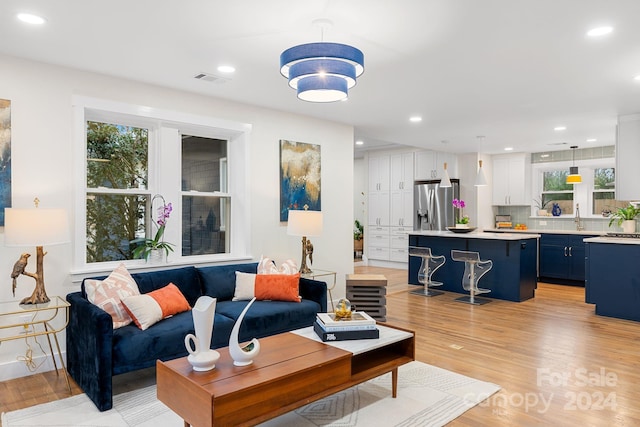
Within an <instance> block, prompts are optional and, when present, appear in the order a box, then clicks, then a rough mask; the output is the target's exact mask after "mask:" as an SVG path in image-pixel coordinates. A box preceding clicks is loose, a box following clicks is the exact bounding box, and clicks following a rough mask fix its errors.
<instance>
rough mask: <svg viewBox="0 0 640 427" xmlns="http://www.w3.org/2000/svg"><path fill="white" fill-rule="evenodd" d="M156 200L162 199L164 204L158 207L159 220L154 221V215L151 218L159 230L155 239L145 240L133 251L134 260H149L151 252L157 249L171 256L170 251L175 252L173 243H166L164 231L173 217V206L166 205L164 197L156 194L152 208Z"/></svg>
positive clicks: (152, 200)
mask: <svg viewBox="0 0 640 427" xmlns="http://www.w3.org/2000/svg"><path fill="white" fill-rule="evenodd" d="M156 199H160V200H161V202H162V204H161V205H160V206H159V207H158V210H157V215H158V218H157V220H154V219H153V214H152V216H151V221H153V224H154V225H155V226H156V228H157V231H156V234H155V236H154V237H153V239H148V238H146V239H144V241H143V243H142V244H141V245H139V246H138V247H137V248H135V249H134V250H133V256H134V258H142V257H144V258H145V259H148V258H149V254H151V251H153V250H157V249H161V250H164V251H165V252H166V254H167V255H169V252H170V251H171V252H173V247H172V246H174V245H173V243H169V242H165V241H164V230H165V227H166V226H167V220H168V219H169V217H170V216H171V211H172V210H173V207H172V206H171V203H166V202H165V200H164V197H162V196H161V195H159V194H156V195H155V196H153V198H152V199H151V206H153V202H154V201H155V200H156Z"/></svg>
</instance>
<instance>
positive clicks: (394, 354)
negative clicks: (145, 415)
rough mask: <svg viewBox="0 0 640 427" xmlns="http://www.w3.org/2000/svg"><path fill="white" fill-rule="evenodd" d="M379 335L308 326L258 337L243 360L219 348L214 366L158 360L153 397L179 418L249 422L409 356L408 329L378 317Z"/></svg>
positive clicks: (389, 368)
mask: <svg viewBox="0 0 640 427" xmlns="http://www.w3.org/2000/svg"><path fill="white" fill-rule="evenodd" d="M378 328H379V329H380V338H379V339H372V340H357V341H340V342H332V343H323V342H321V341H319V339H318V338H317V336H316V335H315V334H314V333H313V329H312V328H304V329H300V330H298V331H294V332H287V333H284V334H279V335H274V336H271V337H267V338H262V339H260V354H259V355H258V357H256V359H255V360H254V362H253V364H251V365H249V366H242V367H238V366H234V365H233V360H232V359H231V356H230V355H229V351H228V348H222V349H218V351H219V352H220V360H218V362H217V363H216V367H215V369H213V370H211V371H208V372H196V371H194V370H193V369H192V368H191V365H190V364H189V362H188V361H187V358H186V357H183V358H180V359H175V360H171V361H168V362H162V361H160V360H159V361H158V362H157V372H156V375H157V390H158V392H157V393H158V399H159V400H160V401H161V402H163V403H164V404H165V405H167V406H168V407H169V408H171V409H172V410H173V411H174V412H175V413H177V414H178V415H179V416H180V417H181V418H182V419H183V420H184V425H185V426H189V425H192V426H195V427H204V426H214V425H215V426H245V425H247V426H248V425H255V424H258V423H261V422H263V421H266V420H268V419H271V418H274V417H276V416H278V415H281V414H284V413H287V412H289V411H292V410H293V409H296V408H299V407H301V406H304V405H306V404H308V403H310V402H313V401H315V400H318V399H321V398H323V397H326V396H329V395H331V394H334V393H337V392H339V391H342V390H345V389H347V388H349V387H351V386H354V385H356V384H359V383H362V382H364V381H368V380H370V379H372V378H375V377H378V376H380V375H383V374H386V373H387V372H391V373H392V383H393V386H392V395H393V397H396V392H397V381H398V367H399V366H401V365H404V364H405V363H409V362H411V361H413V360H415V335H414V333H413V332H412V331H407V330H403V329H400V328H395V327H390V326H382V325H378Z"/></svg>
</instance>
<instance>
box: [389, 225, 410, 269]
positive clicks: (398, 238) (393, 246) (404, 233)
mask: <svg viewBox="0 0 640 427" xmlns="http://www.w3.org/2000/svg"><path fill="white" fill-rule="evenodd" d="M412 230H413V227H396V226H392V227H389V231H390V234H389V246H390V249H389V260H390V261H396V262H408V260H409V233H410V232H411V231H412Z"/></svg>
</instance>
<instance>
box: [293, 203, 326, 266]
mask: <svg viewBox="0 0 640 427" xmlns="http://www.w3.org/2000/svg"><path fill="white" fill-rule="evenodd" d="M305 207H306V206H305ZM287 234H288V235H290V236H302V262H301V263H300V270H299V271H300V273H302V274H308V273H311V269H310V268H309V267H308V266H307V256H308V257H309V263H310V264H311V263H313V245H312V244H311V240H309V239H308V238H307V237H308V236H319V235H321V234H322V212H320V211H309V210H306V209H305V210H289V218H288V223H287Z"/></svg>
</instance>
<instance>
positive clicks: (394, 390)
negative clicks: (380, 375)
mask: <svg viewBox="0 0 640 427" xmlns="http://www.w3.org/2000/svg"><path fill="white" fill-rule="evenodd" d="M397 396H398V368H395V369H394V370H393V371H391V397H394V398H395V397H397Z"/></svg>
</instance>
